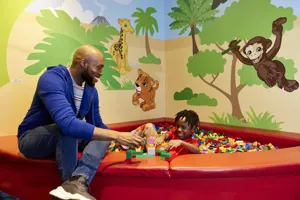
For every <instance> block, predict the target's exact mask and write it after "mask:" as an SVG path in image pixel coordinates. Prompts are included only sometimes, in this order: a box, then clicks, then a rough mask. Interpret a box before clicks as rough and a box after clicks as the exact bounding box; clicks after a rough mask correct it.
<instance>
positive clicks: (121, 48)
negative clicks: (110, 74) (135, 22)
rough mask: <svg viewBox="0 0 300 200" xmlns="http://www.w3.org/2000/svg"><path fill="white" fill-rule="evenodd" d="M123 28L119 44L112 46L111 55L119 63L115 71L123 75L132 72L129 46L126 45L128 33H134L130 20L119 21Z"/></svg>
mask: <svg viewBox="0 0 300 200" xmlns="http://www.w3.org/2000/svg"><path fill="white" fill-rule="evenodd" d="M118 22H119V24H120V26H121V30H120V38H119V40H118V42H115V43H113V44H112V45H111V46H110V49H109V50H110V54H111V55H112V56H113V60H114V61H115V62H116V63H117V67H114V69H116V70H118V71H119V72H120V74H121V75H123V74H126V72H129V71H131V66H129V64H128V45H127V43H126V34H127V32H129V33H131V34H132V33H133V32H134V29H133V28H132V26H131V25H130V20H129V19H120V18H119V19H118Z"/></svg>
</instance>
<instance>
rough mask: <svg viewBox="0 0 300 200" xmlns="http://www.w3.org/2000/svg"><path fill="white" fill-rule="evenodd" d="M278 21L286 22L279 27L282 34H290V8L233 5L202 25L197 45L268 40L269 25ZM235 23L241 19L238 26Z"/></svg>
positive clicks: (266, 1) (260, 0)
mask: <svg viewBox="0 0 300 200" xmlns="http://www.w3.org/2000/svg"><path fill="white" fill-rule="evenodd" d="M254 13H255V14H254ZM245 16H251V17H245ZM279 17H287V22H286V23H285V24H283V29H284V31H287V30H291V29H292V28H293V24H294V21H295V20H296V18H297V17H296V16H295V15H294V14H293V9H292V8H290V7H288V8H284V7H276V6H275V5H273V4H271V2H270V0H251V1H249V0H240V1H239V2H235V1H234V2H233V3H232V4H231V6H230V7H227V8H226V10H225V12H224V15H222V16H221V17H218V18H216V19H215V20H214V21H213V22H211V23H205V24H203V26H202V31H201V32H200V33H199V37H200V42H201V44H207V45H209V44H215V43H218V44H220V45H222V44H224V43H225V42H230V41H231V40H233V39H235V38H240V39H247V40H249V39H251V38H253V37H256V36H263V37H265V38H270V37H271V36H273V34H272V23H273V21H274V20H276V19H277V18H279ZM237 19H242V23H241V22H240V21H238V20H237ZM262 19H263V20H262ZM253 22H255V23H253ZM220 33H222V34H220Z"/></svg>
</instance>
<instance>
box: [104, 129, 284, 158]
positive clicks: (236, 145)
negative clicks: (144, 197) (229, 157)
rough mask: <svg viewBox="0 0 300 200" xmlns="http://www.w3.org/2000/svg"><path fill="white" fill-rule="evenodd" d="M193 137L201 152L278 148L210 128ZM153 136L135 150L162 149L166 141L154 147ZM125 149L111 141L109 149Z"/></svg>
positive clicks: (165, 130) (164, 131) (197, 132)
mask: <svg viewBox="0 0 300 200" xmlns="http://www.w3.org/2000/svg"><path fill="white" fill-rule="evenodd" d="M172 128H173V126H171V125H167V124H163V125H161V126H157V127H156V130H157V133H158V135H160V134H164V133H166V132H168V131H169V130H171V129H172ZM193 138H195V139H197V140H198V142H199V150H200V153H202V154H208V153H237V152H254V151H267V150H275V149H279V147H275V146H274V145H273V144H271V143H269V144H261V143H260V142H258V141H254V142H250V141H246V140H243V139H242V138H239V137H233V136H230V135H228V134H224V133H215V132H213V131H211V130H209V131H207V130H200V129H197V130H196V131H195V133H194V135H193ZM153 141H154V139H153V138H148V141H147V145H145V146H144V147H141V148H139V149H138V150H137V151H143V152H144V153H148V154H151V155H153V154H155V151H156V150H164V147H165V146H166V144H167V143H166V142H164V143H163V144H162V145H161V146H160V147H154V145H153ZM126 150H127V149H124V148H122V146H121V145H120V144H118V143H117V142H115V141H113V142H112V144H111V146H110V148H109V151H112V152H120V151H126Z"/></svg>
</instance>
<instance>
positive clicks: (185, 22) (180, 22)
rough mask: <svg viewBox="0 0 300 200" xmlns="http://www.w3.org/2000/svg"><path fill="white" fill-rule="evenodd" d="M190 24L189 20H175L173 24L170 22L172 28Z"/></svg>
mask: <svg viewBox="0 0 300 200" xmlns="http://www.w3.org/2000/svg"><path fill="white" fill-rule="evenodd" d="M187 25H189V22H188V21H173V22H172V23H171V24H170V27H171V30H176V29H180V28H182V27H184V26H187Z"/></svg>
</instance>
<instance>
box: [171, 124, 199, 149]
mask: <svg viewBox="0 0 300 200" xmlns="http://www.w3.org/2000/svg"><path fill="white" fill-rule="evenodd" d="M168 134H169V140H180V139H179V138H178V134H177V130H176V127H174V128H172V129H171V130H170V131H169V132H168ZM183 141H185V142H187V143H190V144H192V145H195V146H196V147H199V143H198V140H197V139H193V137H192V136H191V137H190V138H187V139H185V140H183ZM170 151H175V152H176V153H177V154H178V155H184V154H189V153H191V152H190V151H189V149H188V148H186V147H183V146H179V147H176V148H172V149H170Z"/></svg>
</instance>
